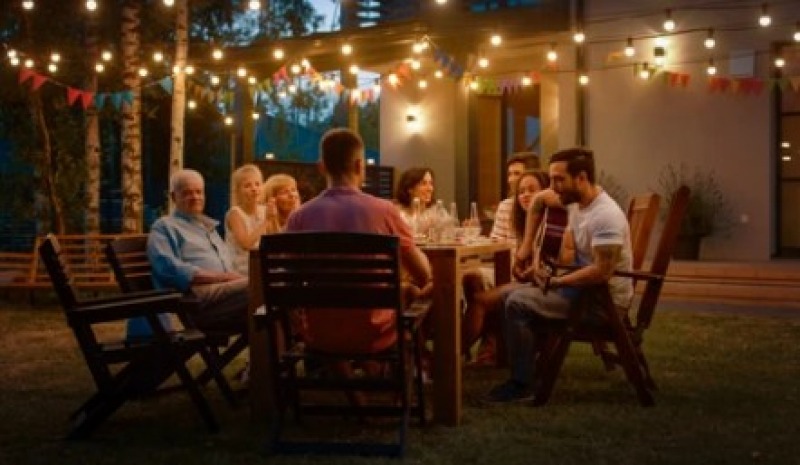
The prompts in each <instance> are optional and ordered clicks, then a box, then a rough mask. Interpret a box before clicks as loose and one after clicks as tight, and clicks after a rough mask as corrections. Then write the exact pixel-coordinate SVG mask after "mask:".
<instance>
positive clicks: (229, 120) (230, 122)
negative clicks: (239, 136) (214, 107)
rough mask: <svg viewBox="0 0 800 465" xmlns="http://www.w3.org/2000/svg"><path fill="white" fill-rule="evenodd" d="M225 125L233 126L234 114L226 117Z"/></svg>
mask: <svg viewBox="0 0 800 465" xmlns="http://www.w3.org/2000/svg"><path fill="white" fill-rule="evenodd" d="M225 126H233V116H226V117H225Z"/></svg>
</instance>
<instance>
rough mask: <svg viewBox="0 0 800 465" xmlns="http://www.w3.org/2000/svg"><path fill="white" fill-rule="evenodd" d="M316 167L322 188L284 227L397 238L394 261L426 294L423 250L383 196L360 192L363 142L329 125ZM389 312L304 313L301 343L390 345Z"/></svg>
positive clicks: (355, 348)
mask: <svg viewBox="0 0 800 465" xmlns="http://www.w3.org/2000/svg"><path fill="white" fill-rule="evenodd" d="M320 167H321V169H322V171H323V173H324V175H325V178H326V180H327V184H328V188H327V189H325V190H324V191H322V192H321V193H320V194H319V195H318V196H317V197H316V198H314V199H312V200H310V201H308V202H306V203H305V204H303V206H301V207H300V208H299V209H298V210H296V211H295V212H294V213H292V215H291V216H290V217H289V220H288V222H287V225H286V231H344V232H364V233H377V234H390V235H394V236H397V237H399V239H400V260H401V263H402V266H403V268H404V269H405V271H406V272H407V273H408V274H409V276H410V278H411V280H412V282H413V284H414V285H415V288H416V289H417V292H418V293H421V292H429V290H430V289H431V288H432V280H433V277H432V275H431V268H430V264H429V263H428V259H427V257H426V256H425V254H424V253H423V252H422V251H421V250H420V249H419V248H418V247H417V246H416V245H414V239H413V236H412V235H411V230H410V229H409V227H408V225H406V223H405V222H404V221H403V219H402V218H401V217H400V214H399V213H398V211H397V208H395V207H394V205H392V204H391V203H390V202H389V201H388V200H384V199H379V198H377V197H373V196H372V195H369V194H366V193H364V192H361V186H362V185H363V183H364V179H365V170H366V160H365V159H364V143H363V142H362V141H361V138H360V137H359V136H358V134H356V133H354V132H352V131H350V130H348V129H332V130H330V131H328V132H327V133H325V135H324V136H323V137H322V141H321V142H320ZM393 327H394V321H393V313H392V312H391V311H388V310H381V309H376V310H374V311H373V312H371V314H367V313H366V312H364V311H360V310H359V311H353V312H348V311H346V310H345V311H341V312H309V314H308V321H307V334H306V338H307V341H306V343H307V344H308V345H309V346H310V347H314V348H316V349H319V350H325V351H331V352H375V351H381V350H384V349H386V348H387V347H389V346H390V345H391V344H394V342H395V339H396V336H397V332H396V331H395V330H394V329H393Z"/></svg>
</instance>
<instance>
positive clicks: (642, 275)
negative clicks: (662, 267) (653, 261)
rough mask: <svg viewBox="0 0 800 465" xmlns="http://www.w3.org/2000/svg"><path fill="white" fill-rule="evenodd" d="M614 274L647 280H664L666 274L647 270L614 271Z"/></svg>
mask: <svg viewBox="0 0 800 465" xmlns="http://www.w3.org/2000/svg"><path fill="white" fill-rule="evenodd" d="M614 276H622V277H624V278H633V279H642V280H645V281H663V280H664V275H662V274H656V273H650V272H647V271H622V270H616V271H614Z"/></svg>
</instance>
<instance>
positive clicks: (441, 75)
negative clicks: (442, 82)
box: [433, 69, 444, 79]
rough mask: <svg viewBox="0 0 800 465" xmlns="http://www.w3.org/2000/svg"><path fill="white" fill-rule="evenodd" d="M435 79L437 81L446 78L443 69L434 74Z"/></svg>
mask: <svg viewBox="0 0 800 465" xmlns="http://www.w3.org/2000/svg"><path fill="white" fill-rule="evenodd" d="M433 77H435V78H436V79H441V78H442V77H444V73H443V72H442V70H441V69H437V70H436V72H434V73H433Z"/></svg>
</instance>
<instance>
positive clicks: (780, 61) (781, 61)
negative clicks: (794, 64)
mask: <svg viewBox="0 0 800 465" xmlns="http://www.w3.org/2000/svg"><path fill="white" fill-rule="evenodd" d="M784 66H786V60H784V59H783V58H781V57H778V58H775V67H776V68H783V67H784Z"/></svg>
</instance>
